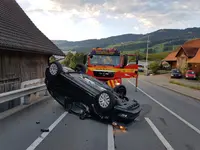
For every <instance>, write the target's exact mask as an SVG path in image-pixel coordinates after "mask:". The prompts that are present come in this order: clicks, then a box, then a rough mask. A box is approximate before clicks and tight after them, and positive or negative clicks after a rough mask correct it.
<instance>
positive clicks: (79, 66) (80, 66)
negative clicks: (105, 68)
mask: <svg viewBox="0 0 200 150" xmlns="http://www.w3.org/2000/svg"><path fill="white" fill-rule="evenodd" d="M74 70H75V71H76V72H81V73H86V67H85V65H83V64H77V65H76V67H75V69H74Z"/></svg>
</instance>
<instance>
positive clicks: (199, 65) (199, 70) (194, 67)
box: [190, 63, 200, 75]
mask: <svg viewBox="0 0 200 150" xmlns="http://www.w3.org/2000/svg"><path fill="white" fill-rule="evenodd" d="M190 65H191V68H190V69H192V70H194V71H195V72H196V74H197V75H199V74H200V63H192V64H190Z"/></svg>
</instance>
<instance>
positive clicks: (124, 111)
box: [115, 104, 142, 122]
mask: <svg viewBox="0 0 200 150" xmlns="http://www.w3.org/2000/svg"><path fill="white" fill-rule="evenodd" d="M141 110H142V108H141V107H140V105H139V104H138V105H137V106H135V107H134V108H132V109H128V108H119V107H115V113H116V115H115V118H116V120H117V121H120V122H123V121H134V120H135V118H137V117H138V116H139V115H140V112H141Z"/></svg>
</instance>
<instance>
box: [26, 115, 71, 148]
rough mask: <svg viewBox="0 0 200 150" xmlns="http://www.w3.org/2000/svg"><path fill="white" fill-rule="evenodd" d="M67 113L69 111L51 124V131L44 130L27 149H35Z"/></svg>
mask: <svg viewBox="0 0 200 150" xmlns="http://www.w3.org/2000/svg"><path fill="white" fill-rule="evenodd" d="M67 114H68V112H64V113H63V114H62V115H61V116H60V117H59V118H58V119H57V120H56V121H55V122H54V123H53V124H52V125H51V126H49V128H48V129H49V132H43V133H42V134H41V136H39V137H38V138H37V139H36V140H35V141H34V142H33V143H32V144H31V145H30V146H29V147H28V148H27V149H26V150H34V149H35V148H36V147H37V146H38V145H39V144H40V143H41V142H42V141H43V140H44V139H45V138H46V137H47V135H48V134H49V133H50V132H51V131H52V130H53V129H54V128H55V127H56V126H57V125H58V123H59V122H60V121H61V120H62V119H63V118H64V117H65V116H66V115H67Z"/></svg>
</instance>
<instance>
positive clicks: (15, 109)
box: [0, 96, 51, 120]
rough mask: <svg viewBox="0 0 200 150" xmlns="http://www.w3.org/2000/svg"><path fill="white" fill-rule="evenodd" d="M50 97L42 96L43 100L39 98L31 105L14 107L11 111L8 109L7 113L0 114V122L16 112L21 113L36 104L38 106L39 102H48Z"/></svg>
mask: <svg viewBox="0 0 200 150" xmlns="http://www.w3.org/2000/svg"><path fill="white" fill-rule="evenodd" d="M50 97H51V96H44V97H43V98H40V99H38V100H36V101H34V102H32V103H31V104H28V105H19V106H16V107H15V108H12V109H9V110H7V111H4V112H2V113H0V120H3V119H5V118H7V117H9V116H11V115H13V114H15V113H18V112H20V111H22V110H24V109H26V108H29V107H31V106H34V105H36V104H38V103H40V102H43V101H45V100H48V99H49V98H50Z"/></svg>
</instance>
